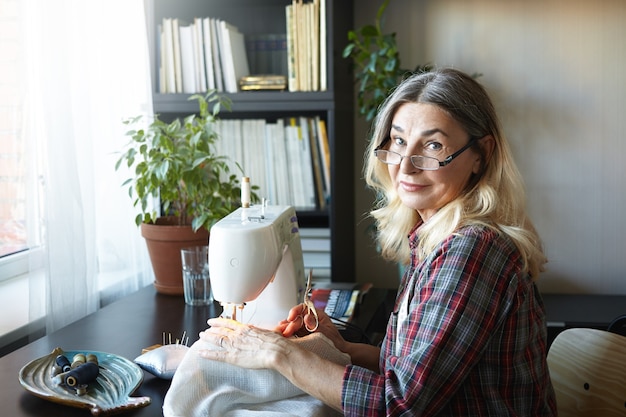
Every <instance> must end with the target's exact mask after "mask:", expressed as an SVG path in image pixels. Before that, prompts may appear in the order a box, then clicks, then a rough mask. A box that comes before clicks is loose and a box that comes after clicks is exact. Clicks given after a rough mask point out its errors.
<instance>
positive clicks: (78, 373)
mask: <svg viewBox="0 0 626 417" xmlns="http://www.w3.org/2000/svg"><path fill="white" fill-rule="evenodd" d="M99 373H100V368H99V367H98V364H96V363H94V362H86V363H84V364H82V365H80V366H78V367H77V368H74V369H72V370H71V371H69V372H68V373H67V375H66V376H65V384H66V385H67V386H70V387H76V386H79V385H87V384H89V383H90V382H93V381H95V380H96V378H97V377H98V374H99Z"/></svg>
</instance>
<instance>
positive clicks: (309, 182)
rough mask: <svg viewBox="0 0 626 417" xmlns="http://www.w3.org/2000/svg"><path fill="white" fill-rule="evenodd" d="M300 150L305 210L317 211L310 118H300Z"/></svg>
mask: <svg viewBox="0 0 626 417" xmlns="http://www.w3.org/2000/svg"><path fill="white" fill-rule="evenodd" d="M298 128H299V129H298V133H299V137H298V140H299V143H298V145H299V150H300V157H301V165H300V167H301V170H302V180H303V181H302V182H303V183H302V187H303V194H304V198H305V206H304V207H305V208H309V209H315V208H316V207H317V199H316V195H315V176H314V173H313V151H312V149H311V138H310V137H309V135H310V133H311V132H310V131H309V118H308V117H303V116H301V117H299V118H298Z"/></svg>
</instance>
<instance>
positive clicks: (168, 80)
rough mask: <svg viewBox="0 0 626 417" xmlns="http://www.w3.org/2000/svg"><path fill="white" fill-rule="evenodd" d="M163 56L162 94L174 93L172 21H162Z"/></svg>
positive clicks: (165, 19) (167, 19)
mask: <svg viewBox="0 0 626 417" xmlns="http://www.w3.org/2000/svg"><path fill="white" fill-rule="evenodd" d="M162 50H163V54H162V55H161V61H162V66H163V78H164V80H165V82H164V83H163V85H164V87H165V89H164V90H163V91H162V92H163V93H175V92H176V66H175V64H174V32H173V19H170V18H164V19H163V46H162Z"/></svg>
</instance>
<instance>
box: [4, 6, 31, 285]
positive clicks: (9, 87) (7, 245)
mask: <svg viewBox="0 0 626 417" xmlns="http://www.w3.org/2000/svg"><path fill="white" fill-rule="evenodd" d="M19 13H20V7H19V0H0V50H2V54H0V280H2V279H7V278H11V277H14V276H16V275H19V274H21V273H24V272H26V268H27V262H26V259H25V256H24V252H25V251H26V250H27V249H28V236H27V230H26V227H27V224H28V223H29V222H27V207H26V203H27V200H28V191H27V190H28V188H29V187H28V186H27V181H28V179H27V166H28V163H29V161H28V155H27V149H26V145H25V143H24V141H23V139H22V135H21V122H22V116H23V115H22V102H23V100H24V97H23V94H22V90H23V89H22V81H23V80H22V79H21V74H22V71H20V67H21V58H22V56H21V51H22V48H21V47H20V43H21V42H20V24H19V17H20V15H19ZM31 224H32V223H31ZM20 252H21V253H22V256H19V255H16V254H19V253H20ZM11 255H13V256H11Z"/></svg>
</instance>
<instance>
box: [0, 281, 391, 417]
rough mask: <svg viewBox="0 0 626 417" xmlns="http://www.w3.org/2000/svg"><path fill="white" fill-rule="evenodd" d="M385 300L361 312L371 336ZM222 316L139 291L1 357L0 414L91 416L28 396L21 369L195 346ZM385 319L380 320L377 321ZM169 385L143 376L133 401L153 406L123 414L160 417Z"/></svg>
mask: <svg viewBox="0 0 626 417" xmlns="http://www.w3.org/2000/svg"><path fill="white" fill-rule="evenodd" d="M387 298H392V297H391V296H389V294H388V292H387V291H385V290H379V291H377V290H374V291H371V290H370V292H369V293H368V294H367V295H366V297H364V299H363V304H361V305H360V307H359V311H358V312H357V317H355V320H356V324H357V325H359V326H361V327H362V328H363V329H364V330H365V329H366V330H367V332H368V333H369V335H370V336H371V335H377V334H380V333H381V332H382V330H381V326H383V327H382V329H384V325H385V324H386V318H387V316H385V314H387V313H385V311H387V309H388V308H389V309H390V308H392V307H393V306H390V307H386V305H387V303H386V302H385V300H386V299H387ZM389 311H390V310H389ZM220 312H221V307H220V306H219V305H218V304H217V303H216V304H214V305H211V306H200V307H191V306H187V305H185V302H184V300H183V297H182V296H168V295H162V294H158V293H156V291H155V290H154V288H153V287H152V286H148V287H146V288H144V289H141V290H139V291H138V292H136V293H134V294H132V295H130V296H128V297H126V298H124V299H122V300H120V301H117V302H115V303H113V304H111V305H108V306H107V307H105V308H103V309H101V310H99V311H98V312H96V313H94V314H91V315H89V316H87V317H85V318H83V319H81V320H79V321H77V322H75V323H72V324H70V325H69V326H67V327H64V328H63V329H60V330H58V331H56V332H54V333H52V334H50V335H48V336H45V337H43V338H41V339H39V340H36V341H34V342H32V343H30V344H28V345H26V346H24V347H22V348H20V349H18V350H16V351H14V352H12V353H10V354H8V355H6V356H4V357H2V358H0V378H1V379H0V405H1V409H0V410H1V412H0V414H2V415H3V416H11V417H20V416H47V417H49V416H63V417H72V416H83V417H85V416H90V415H91V413H90V412H89V410H88V409H84V408H73V407H69V406H64V405H60V404H56V403H53V402H49V401H47V400H44V399H41V398H39V397H36V396H34V395H33V394H31V393H29V392H28V391H26V390H25V389H24V388H23V387H22V386H21V385H20V383H19V380H18V375H19V371H20V369H21V368H22V367H23V366H24V365H25V364H27V363H28V362H30V361H32V360H33V359H36V358H39V357H41V356H44V355H48V354H50V353H51V352H52V351H53V349H54V348H56V347H60V348H61V349H63V350H78V351H80V350H84V351H98V352H107V353H113V354H116V355H119V356H122V357H125V358H127V359H129V360H131V361H132V360H134V359H135V358H136V357H137V356H139V355H140V354H141V349H143V348H145V347H148V346H152V345H154V344H158V343H162V340H163V332H165V333H166V334H169V333H171V334H172V338H173V339H172V340H174V339H175V338H176V337H178V338H180V337H181V335H182V333H183V332H186V333H187V336H189V345H191V344H192V343H193V342H195V341H196V340H197V339H198V333H199V332H200V331H202V330H204V329H205V328H206V327H207V325H206V320H207V319H208V318H209V317H215V316H217V315H219V313H220ZM381 314H382V315H383V317H382V320H373V318H374V317H375V316H380V315H381ZM361 323H366V325H362V324H361ZM169 385H170V382H169V381H165V380H162V379H159V378H156V377H155V376H153V375H151V374H149V373H147V372H144V380H143V383H142V384H141V386H140V387H139V388H138V389H137V390H136V391H135V393H134V394H133V395H132V396H148V397H150V398H151V403H150V405H148V406H147V407H144V408H139V409H137V410H132V411H129V412H126V413H124V414H125V415H129V416H133V417H146V416H162V415H163V412H162V406H163V398H164V397H165V393H166V392H167V390H168V389H169Z"/></svg>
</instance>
